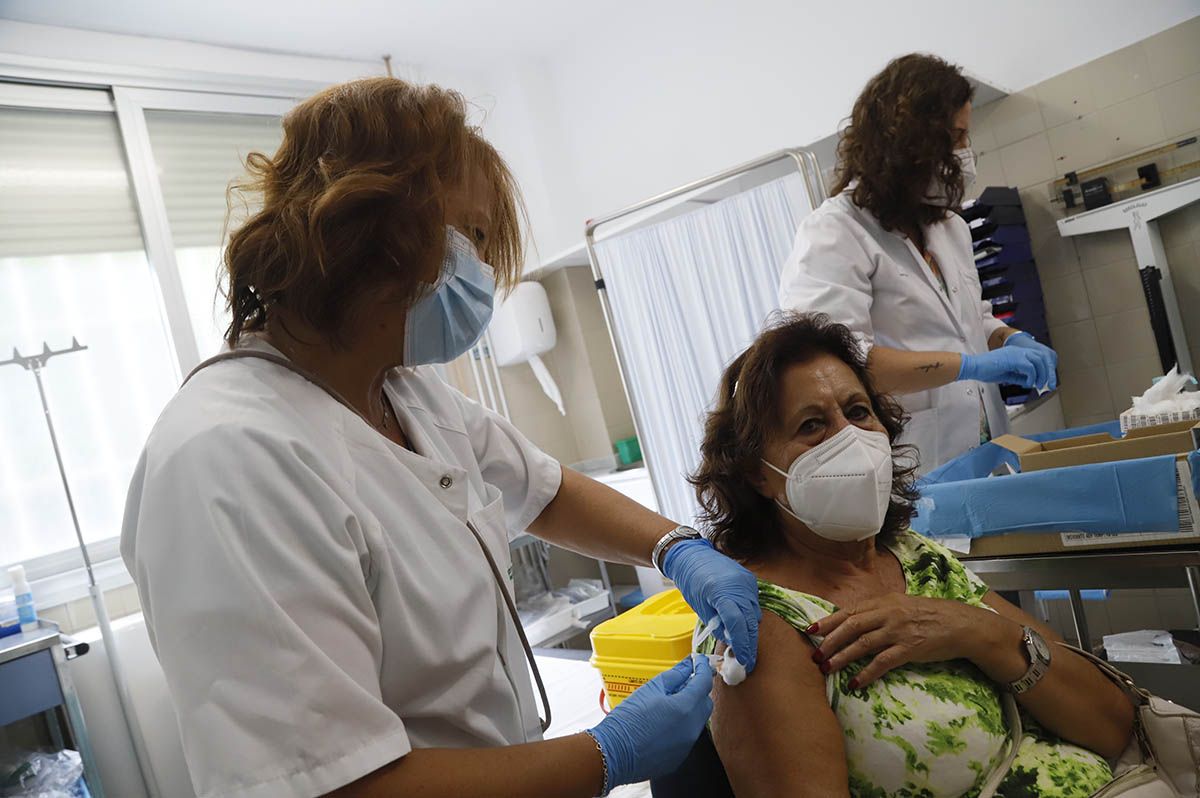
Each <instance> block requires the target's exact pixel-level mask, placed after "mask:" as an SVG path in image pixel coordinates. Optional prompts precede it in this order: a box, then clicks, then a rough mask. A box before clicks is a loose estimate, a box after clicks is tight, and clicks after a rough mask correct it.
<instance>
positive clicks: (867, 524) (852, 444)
mask: <svg viewBox="0 0 1200 798" xmlns="http://www.w3.org/2000/svg"><path fill="white" fill-rule="evenodd" d="M763 462H764V463H766V464H767V467H768V468H770V469H771V470H773V471H775V472H776V473H778V474H780V475H782V476H784V477H786V478H787V504H786V505H785V504H784V503H783V502H779V506H780V507H781V508H782V509H783V510H784V511H785V512H787V513H788V514H790V515H791V516H792V517H793V518H795V519H796V520H797V521H800V522H801V523H802V524H804V525H805V526H807V527H808V528H809V529H811V530H812V531H813V532H815V533H816V534H818V535H820V536H821V537H823V538H827V539H829V540H837V541H842V542H849V541H854V540H865V539H866V538H869V537H871V536H873V535H877V534H879V528H880V527H882V526H883V519H884V518H885V517H886V515H887V510H888V504H889V502H890V501H891V496H892V445H891V443H890V442H889V441H888V436H887V434H886V433H883V432H873V431H870V430H864V429H861V428H859V427H856V426H853V425H851V426H848V427H846V428H845V429H843V430H842V431H841V432H839V433H837V434H836V435H834V436H833V437H832V438H829V439H827V440H824V441H821V443H819V444H817V445H816V446H814V447H813V448H811V449H809V450H808V451H807V452H805V453H804V454H802V455H800V456H799V457H797V458H796V459H795V460H793V461H792V466H791V468H789V469H788V470H787V472H786V473H785V472H783V471H781V470H780V469H778V468H776V467H775V466H774V465H771V464H770V463H767V461H766V460H763Z"/></svg>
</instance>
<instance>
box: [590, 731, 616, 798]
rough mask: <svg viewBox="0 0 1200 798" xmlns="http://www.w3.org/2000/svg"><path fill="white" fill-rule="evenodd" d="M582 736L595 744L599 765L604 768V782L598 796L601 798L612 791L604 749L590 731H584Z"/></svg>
mask: <svg viewBox="0 0 1200 798" xmlns="http://www.w3.org/2000/svg"><path fill="white" fill-rule="evenodd" d="M584 734H586V735H587V736H588V737H591V738H592V742H593V743H595V744H596V750H597V751H599V752H600V764H601V765H602V766H603V768H604V781H603V783H602V785H601V787H600V795H601V798H603V796H605V795H608V793H609V791H610V790H612V785H611V784H609V783H608V757H607V756H605V754H604V748H603V747H601V745H600V739H599V738H598V737H596V735H595V734H593V733H592V732H591V731H585V732H584Z"/></svg>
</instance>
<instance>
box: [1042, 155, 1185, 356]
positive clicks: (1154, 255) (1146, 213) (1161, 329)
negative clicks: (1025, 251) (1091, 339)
mask: <svg viewBox="0 0 1200 798" xmlns="http://www.w3.org/2000/svg"><path fill="white" fill-rule="evenodd" d="M1193 202H1200V177H1194V178H1192V179H1190V180H1185V181H1183V182H1180V183H1175V184H1174V185H1170V186H1163V187H1161V188H1154V189H1152V190H1149V191H1146V192H1145V193H1142V194H1139V195H1136V196H1133V197H1130V198H1129V199H1124V200H1120V201H1117V202H1113V203H1111V204H1107V205H1102V206H1101V207H1098V208H1095V209H1093V210H1088V211H1083V212H1082V213H1078V214H1075V215H1074V216H1068V217H1067V218H1065V219H1060V220H1059V221H1058V232H1059V233H1060V234H1061V235H1063V236H1064V237H1069V236H1078V235H1086V234H1088V233H1102V232H1105V231H1108V230H1128V231H1129V236H1130V238H1132V239H1133V252H1134V255H1135V256H1136V257H1137V262H1138V271H1139V273H1140V274H1141V277H1142V289H1143V290H1144V291H1145V292H1146V305H1147V307H1148V308H1149V310H1150V323H1151V325H1152V326H1153V328H1154V340H1155V343H1156V344H1157V345H1158V356H1159V360H1160V361H1161V363H1162V369H1163V373H1164V374H1165V373H1166V372H1167V371H1168V370H1169V369H1170V368H1171V366H1172V365H1174V364H1176V363H1178V364H1179V370H1180V371H1181V372H1185V373H1188V374H1195V373H1196V372H1195V371H1194V367H1193V363H1192V356H1191V352H1190V351H1189V348H1188V342H1187V332H1186V330H1185V329H1184V326H1183V316H1182V314H1181V313H1180V309H1179V299H1178V297H1177V295H1176V293H1175V284H1174V282H1173V280H1172V279H1171V269H1170V267H1169V266H1168V264H1167V253H1166V249H1165V248H1164V247H1163V240H1162V233H1161V232H1160V231H1159V229H1158V220H1159V219H1161V218H1162V217H1163V216H1166V215H1167V214H1169V213H1174V212H1175V211H1178V210H1180V209H1181V208H1183V207H1185V206H1187V205H1190V204H1192V203H1193Z"/></svg>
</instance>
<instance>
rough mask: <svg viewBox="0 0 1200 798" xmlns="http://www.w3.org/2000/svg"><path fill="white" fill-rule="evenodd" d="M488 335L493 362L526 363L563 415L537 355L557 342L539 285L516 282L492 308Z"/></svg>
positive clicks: (559, 397) (555, 388)
mask: <svg viewBox="0 0 1200 798" xmlns="http://www.w3.org/2000/svg"><path fill="white" fill-rule="evenodd" d="M488 334H489V336H490V339H489V346H490V347H491V350H492V358H493V359H494V360H495V362H496V365H497V366H515V365H517V364H520V363H528V364H529V367H530V368H531V369H533V375H534V376H535V377H537V381H538V384H539V385H541V386H542V391H543V392H544V393H545V394H546V396H548V397H549V398H550V401H551V402H554V405H555V406H556V407H557V408H558V412H559V413H561V414H563V415H564V416H565V415H566V414H567V411H566V409H565V408H564V407H563V400H562V393H561V392H560V391H559V390H558V385H557V384H556V383H555V382H554V377H552V376H551V375H550V371H549V370H548V369H547V368H546V364H545V363H543V362H542V359H541V357H539V356H540V355H544V354H545V353H547V352H549V351H550V350H551V349H553V348H554V345H555V344H556V343H557V341H558V335H557V332H556V330H555V328H554V316H553V315H551V313H550V298H549V297H548V296H547V295H546V289H545V288H544V287H543V286H542V284H541V283H538V282H533V281H527V282H523V283H520V284H518V285H517V287H516V288H514V289H513V292H512V293H511V294H509V295H508V297H506V298H505V300H504V301H503V302H502V303H501V304H500V306H499V307H497V308H496V311H495V313H494V314H493V315H492V325H491V327H490V328H489V329H488Z"/></svg>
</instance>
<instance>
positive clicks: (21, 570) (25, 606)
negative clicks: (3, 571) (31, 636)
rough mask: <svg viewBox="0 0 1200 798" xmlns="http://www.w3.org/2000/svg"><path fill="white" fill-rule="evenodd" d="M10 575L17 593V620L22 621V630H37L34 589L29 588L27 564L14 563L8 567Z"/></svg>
mask: <svg viewBox="0 0 1200 798" xmlns="http://www.w3.org/2000/svg"><path fill="white" fill-rule="evenodd" d="M8 576H9V578H10V579H12V586H13V593H14V594H16V599H17V620H18V621H20V623H21V631H22V632H35V631H37V628H38V620H37V613H36V612H34V609H33V591H31V590H30V589H29V580H28V579H26V578H25V566H23V565H14V566H13V567H12V568H9V569H8Z"/></svg>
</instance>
